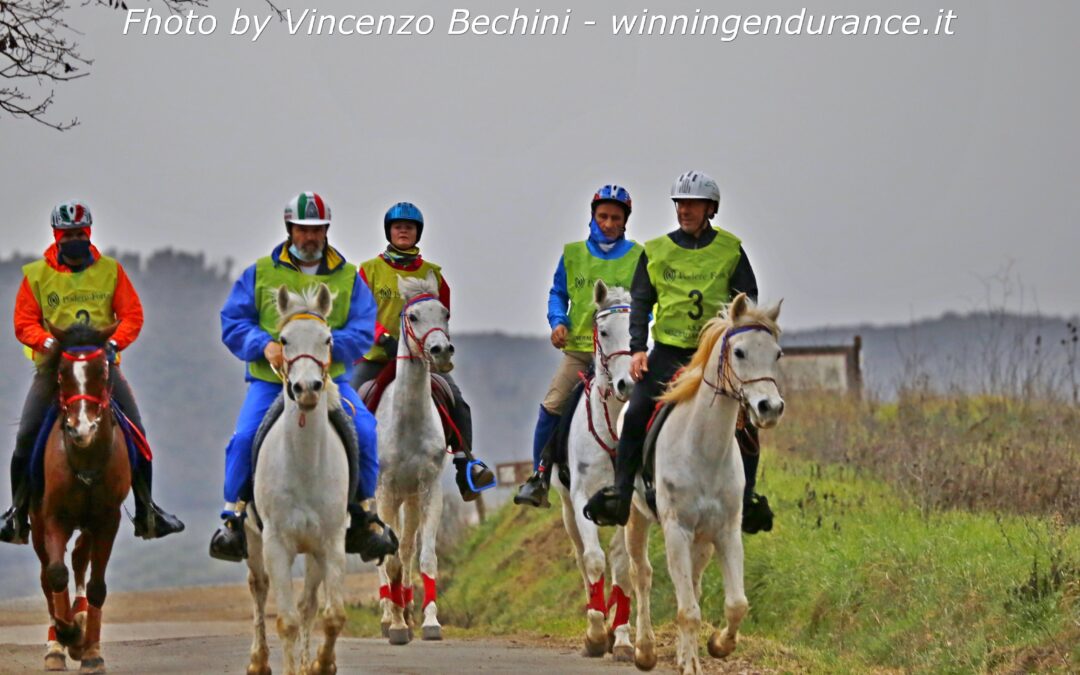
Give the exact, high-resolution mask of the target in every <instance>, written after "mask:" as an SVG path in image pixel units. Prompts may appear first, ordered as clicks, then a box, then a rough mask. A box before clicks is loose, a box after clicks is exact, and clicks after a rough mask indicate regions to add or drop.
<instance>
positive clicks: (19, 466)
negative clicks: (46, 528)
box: [0, 454, 30, 544]
mask: <svg viewBox="0 0 1080 675" xmlns="http://www.w3.org/2000/svg"><path fill="white" fill-rule="evenodd" d="M26 462H27V460H26V459H25V458H23V457H19V456H18V454H16V455H14V456H13V457H12V458H11V504H12V505H11V508H10V509H8V510H7V511H5V512H4V514H3V515H2V516H0V521H2V523H0V541H2V542H6V543H8V544H25V543H27V542H29V541H30V520H29V511H30V481H29V480H28V479H27V476H26Z"/></svg>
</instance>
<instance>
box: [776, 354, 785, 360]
mask: <svg viewBox="0 0 1080 675" xmlns="http://www.w3.org/2000/svg"><path fill="white" fill-rule="evenodd" d="M783 355H784V352H776V360H777V361H779V360H780V358H781V357H782V356H783Z"/></svg>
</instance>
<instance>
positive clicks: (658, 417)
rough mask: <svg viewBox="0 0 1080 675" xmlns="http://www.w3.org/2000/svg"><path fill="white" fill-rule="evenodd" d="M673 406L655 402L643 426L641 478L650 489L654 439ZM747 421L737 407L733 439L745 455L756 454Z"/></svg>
mask: <svg viewBox="0 0 1080 675" xmlns="http://www.w3.org/2000/svg"><path fill="white" fill-rule="evenodd" d="M674 407H675V404H674V403H657V404H656V408H654V409H653V414H652V417H650V418H649V423H648V424H647V425H646V426H645V444H644V446H643V447H642V462H641V478H642V480H643V481H645V488H646V489H649V490H651V489H652V487H653V478H654V477H655V475H656V473H655V470H656V439H657V438H658V437H659V436H660V430H661V429H662V428H663V427H664V422H666V421H667V418H668V415H670V414H671V411H672V409H673V408H674ZM748 427H749V423H748V422H747V420H746V410H743V409H741V408H740V409H739V417H738V420H737V421H736V423H735V440H736V442H737V443H738V444H739V452H741V453H742V454H743V456H746V455H756V454H758V452H760V447H759V445H758V441H757V439H756V437H755V436H754V434H753V433H752V432H751V431H750V430H748Z"/></svg>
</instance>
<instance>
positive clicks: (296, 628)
mask: <svg viewBox="0 0 1080 675" xmlns="http://www.w3.org/2000/svg"><path fill="white" fill-rule="evenodd" d="M263 559H264V560H265V561H266V571H267V573H268V575H269V577H270V588H271V589H273V591H274V598H275V599H276V600H277V607H278V617H277V632H278V637H279V638H281V649H282V652H283V653H284V655H285V657H284V661H285V673H286V674H287V675H294V674H295V673H296V672H297V670H296V638H297V637H298V636H299V634H300V613H299V612H298V611H297V610H296V600H295V598H293V586H292V565H293V560H295V559H296V551H295V550H294V549H293V548H292V547H291V546H289V545H288V544H286V543H285V542H283V541H281V538H280V537H278V536H276V534H275V533H274V531H273V529H272V528H271V527H270V526H269V523H267V526H266V527H264V528H263Z"/></svg>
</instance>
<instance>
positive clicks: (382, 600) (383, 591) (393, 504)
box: [375, 489, 401, 638]
mask: <svg viewBox="0 0 1080 675" xmlns="http://www.w3.org/2000/svg"><path fill="white" fill-rule="evenodd" d="M399 509H400V502H397V501H395V500H393V499H391V498H390V496H389V495H388V493H387V490H385V489H379V490H376V501H375V510H376V511H378V513H379V518H381V519H382V521H383V522H384V523H386V524H387V525H389V526H390V527H392V528H394V530H395V531H396V530H400V529H401V528H400V526H399V524H398V512H399ZM400 566H401V561H400V560H398V559H397V554H395V555H392V556H387V557H386V560H385V561H384V562H383V564H382V565H379V568H378V569H379V605H380V606H381V607H382V636H383V637H384V638H388V637H390V624H391V623H393V621H394V598H393V595H392V594H391V593H390V582H391V580H392V578H393V577H395V576H396V575H398V574H400Z"/></svg>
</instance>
